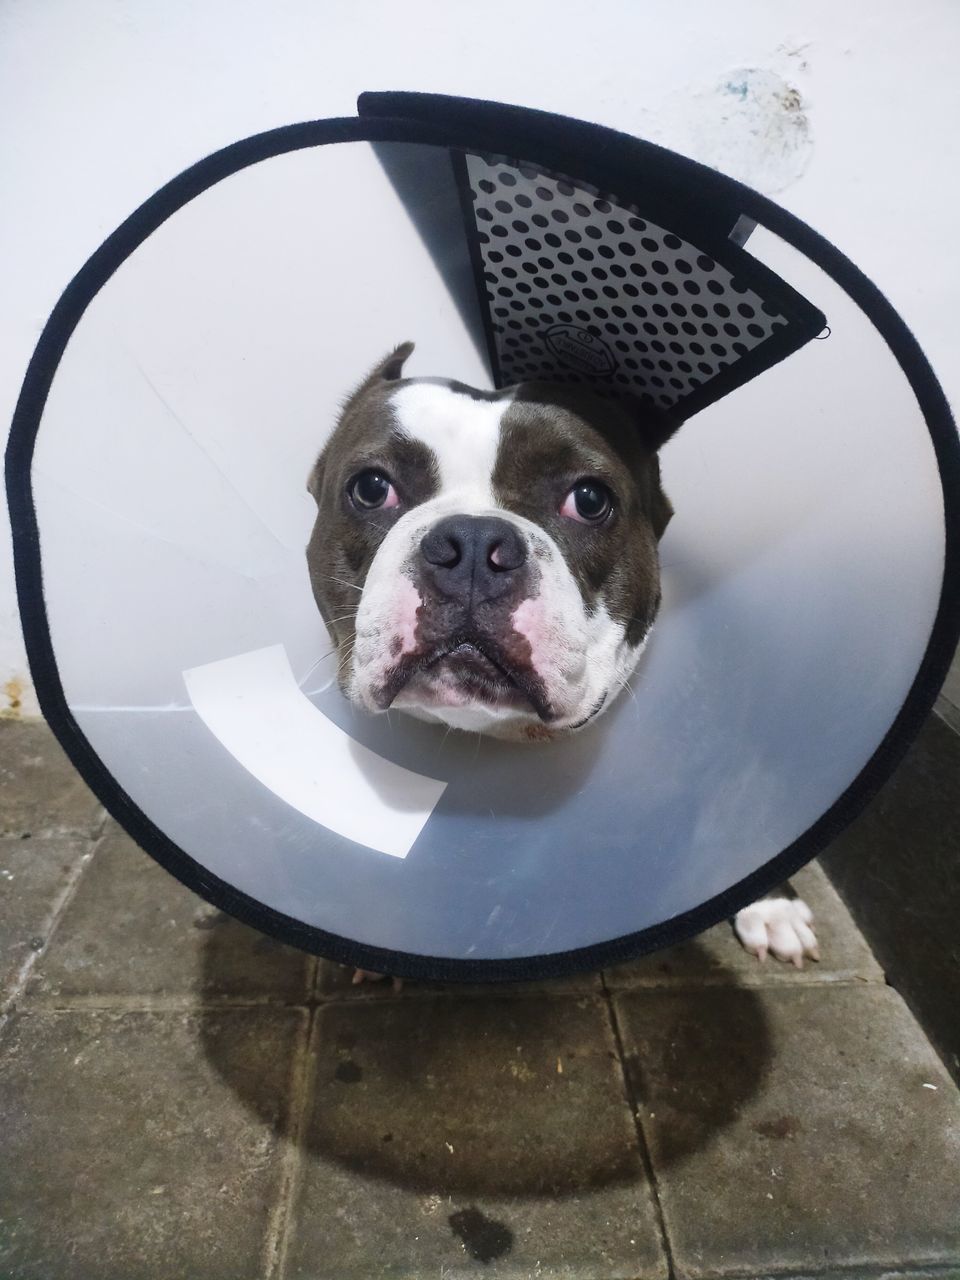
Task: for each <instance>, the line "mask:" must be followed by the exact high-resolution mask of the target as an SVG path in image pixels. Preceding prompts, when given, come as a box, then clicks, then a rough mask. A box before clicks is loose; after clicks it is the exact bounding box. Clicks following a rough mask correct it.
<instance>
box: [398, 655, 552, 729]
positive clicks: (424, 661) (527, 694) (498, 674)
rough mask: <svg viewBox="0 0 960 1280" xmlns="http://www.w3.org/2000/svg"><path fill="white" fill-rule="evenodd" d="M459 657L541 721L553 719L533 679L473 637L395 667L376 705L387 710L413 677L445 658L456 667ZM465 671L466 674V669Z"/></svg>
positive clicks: (476, 672)
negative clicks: (522, 702) (528, 706)
mask: <svg viewBox="0 0 960 1280" xmlns="http://www.w3.org/2000/svg"><path fill="white" fill-rule="evenodd" d="M458 657H459V658H461V659H462V661H463V665H464V667H467V668H469V667H470V666H471V665H472V666H473V667H474V674H475V675H476V674H479V675H480V676H482V677H483V678H484V679H485V680H486V681H487V682H488V683H499V684H500V685H501V686H502V687H503V690H504V694H505V695H509V696H510V697H512V698H519V699H521V700H523V701H524V702H526V703H528V704H529V705H530V706H532V707H533V709H534V711H536V713H537V715H538V716H539V717H540V719H541V720H544V721H548V722H549V721H550V720H552V719H553V718H554V714H553V711H552V708H551V707H550V706H549V704H548V703H547V702H546V700H545V699H544V697H543V693H542V691H541V690H540V689H539V687H538V682H537V681H536V680H535V679H532V678H530V677H528V676H526V675H525V674H524V673H523V672H519V671H516V672H515V671H513V670H512V669H510V668H509V667H507V666H506V665H505V664H504V663H502V662H501V661H500V660H499V659H498V658H497V657H495V656H494V654H493V653H492V652H491V650H490V647H489V646H488V645H487V644H486V643H485V642H484V641H483V640H474V639H473V638H472V637H462V638H458V639H455V640H454V641H453V642H452V643H449V644H446V645H444V646H442V647H438V648H437V649H435V650H434V651H433V652H432V653H427V654H424V655H421V657H420V658H419V659H414V660H413V661H411V662H408V663H404V664H401V665H400V666H398V667H396V668H394V671H393V674H392V676H391V678H390V680H389V681H388V682H387V685H386V686H385V688H384V689H383V690H382V693H381V696H380V698H379V699H378V705H379V706H380V707H381V709H383V710H386V709H387V708H388V707H389V706H391V704H392V703H393V700H394V698H396V696H397V694H399V693H400V691H401V689H403V688H404V687H405V686H406V685H407V684H408V683H409V682H410V681H411V680H412V679H414V678H415V677H416V676H418V675H424V674H428V673H429V672H430V671H431V669H432V668H435V667H438V666H439V665H440V664H441V663H442V662H444V661H445V660H447V659H451V658H452V659H454V662H453V663H452V664H451V665H454V666H455V665H456V659H457V658H458ZM467 674H468V676H469V671H468V673H467Z"/></svg>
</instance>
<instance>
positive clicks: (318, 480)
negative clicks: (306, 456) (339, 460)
mask: <svg viewBox="0 0 960 1280" xmlns="http://www.w3.org/2000/svg"><path fill="white" fill-rule="evenodd" d="M326 460H327V451H326V449H324V451H323V453H321V455H320V457H319V458H318V459H317V460H316V462H315V463H314V464H313V469H312V471H311V472H310V475H309V476H308V477H307V493H309V494H310V495H311V496H312V498H313V500H314V502H315V503H316V504H317V506H318V507H319V505H320V487H321V485H322V484H323V469H324V464H325V463H326Z"/></svg>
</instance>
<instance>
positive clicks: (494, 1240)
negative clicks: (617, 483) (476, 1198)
mask: <svg viewBox="0 0 960 1280" xmlns="http://www.w3.org/2000/svg"><path fill="white" fill-rule="evenodd" d="M448 1221H449V1223H450V1227H451V1229H452V1231H453V1234H454V1235H455V1236H458V1237H459V1239H460V1240H462V1242H463V1247H464V1248H465V1249H466V1251H467V1253H469V1255H470V1257H471V1258H475V1259H476V1260H477V1262H482V1263H484V1265H486V1264H487V1263H488V1262H493V1260H494V1258H502V1257H503V1255H504V1254H505V1253H509V1252H510V1250H511V1249H512V1248H513V1232H512V1231H511V1230H510V1228H509V1227H508V1226H505V1225H504V1224H503V1223H502V1222H496V1221H495V1220H494V1219H493V1218H487V1217H485V1216H484V1215H483V1214H482V1213H481V1212H480V1210H479V1209H477V1208H474V1207H472V1206H471V1208H469V1209H459V1210H458V1211H457V1212H456V1213H451V1215H450V1217H449V1219H448Z"/></svg>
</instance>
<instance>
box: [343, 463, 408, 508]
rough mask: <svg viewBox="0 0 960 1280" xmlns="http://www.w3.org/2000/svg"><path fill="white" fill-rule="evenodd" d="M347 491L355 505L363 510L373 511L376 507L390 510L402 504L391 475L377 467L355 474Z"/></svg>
mask: <svg viewBox="0 0 960 1280" xmlns="http://www.w3.org/2000/svg"><path fill="white" fill-rule="evenodd" d="M347 493H348V494H349V495H350V501H351V502H352V503H353V505H354V506H355V507H360V508H361V510H363V511H373V510H375V509H376V508H380V509H383V510H389V508H390V507H397V506H399V505H400V499H399V497H398V496H397V491H396V489H395V488H394V487H393V485H392V484H391V483H390V477H389V476H388V475H387V474H386V473H385V472H383V471H378V470H377V469H376V468H375V467H370V468H368V470H366V471H361V472H360V473H359V475H355V476H354V477H353V479H352V480H351V481H350V483H349V484H348V485H347Z"/></svg>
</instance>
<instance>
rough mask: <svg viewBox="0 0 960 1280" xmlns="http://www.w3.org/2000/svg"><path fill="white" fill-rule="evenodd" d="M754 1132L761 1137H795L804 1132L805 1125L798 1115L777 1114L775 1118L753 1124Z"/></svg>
mask: <svg viewBox="0 0 960 1280" xmlns="http://www.w3.org/2000/svg"><path fill="white" fill-rule="evenodd" d="M753 1131H754V1133H759V1134H760V1136H761V1138H795V1137H796V1136H797V1134H798V1133H802V1132H803V1125H802V1124H801V1123H800V1121H799V1119H798V1118H797V1116H777V1118H776V1119H775V1120H761V1121H759V1122H758V1123H757V1124H755V1125H754V1126H753Z"/></svg>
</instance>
